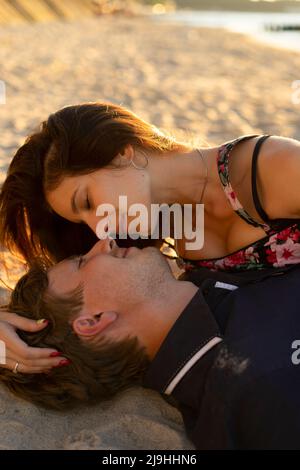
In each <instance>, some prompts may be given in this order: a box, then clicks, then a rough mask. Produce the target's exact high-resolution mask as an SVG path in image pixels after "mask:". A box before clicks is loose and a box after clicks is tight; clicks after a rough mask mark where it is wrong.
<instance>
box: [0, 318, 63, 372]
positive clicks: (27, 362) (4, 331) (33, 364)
mask: <svg viewBox="0 0 300 470" xmlns="http://www.w3.org/2000/svg"><path fill="white" fill-rule="evenodd" d="M47 324H48V323H47V321H46V320H44V321H39V322H36V321H35V320H30V319H28V318H24V317H21V316H19V315H16V314H15V313H11V312H7V311H5V310H0V340H1V341H3V342H4V344H5V347H6V358H5V359H6V363H5V364H1V363H0V367H4V368H5V369H9V370H14V368H15V367H16V364H18V366H17V371H16V372H18V373H22V374H39V373H43V372H44V373H47V372H49V371H50V370H51V369H52V368H53V367H60V366H63V365H67V364H68V363H69V361H68V360H67V359H66V358H64V357H62V356H61V355H60V354H61V353H60V352H58V351H56V350H55V349H48V348H31V347H29V346H28V345H27V344H26V343H25V342H24V341H22V340H21V338H20V337H19V336H18V335H17V333H16V330H17V329H19V330H24V331H29V332H33V333H34V332H38V331H41V330H42V329H43V328H45V327H46V326H47ZM64 361H66V362H64ZM1 362H4V361H3V357H1Z"/></svg>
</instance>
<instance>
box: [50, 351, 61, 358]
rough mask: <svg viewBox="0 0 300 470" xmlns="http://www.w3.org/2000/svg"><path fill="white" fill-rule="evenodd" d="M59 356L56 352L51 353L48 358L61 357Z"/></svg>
mask: <svg viewBox="0 0 300 470" xmlns="http://www.w3.org/2000/svg"><path fill="white" fill-rule="evenodd" d="M61 355H62V353H61V352H59V351H57V352H53V353H51V354H50V356H49V357H58V356H61Z"/></svg>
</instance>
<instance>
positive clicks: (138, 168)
mask: <svg viewBox="0 0 300 470" xmlns="http://www.w3.org/2000/svg"><path fill="white" fill-rule="evenodd" d="M142 154H143V155H144V157H145V159H146V165H145V166H142V167H141V166H137V164H136V163H134V161H133V158H134V157H133V158H132V159H131V160H130V165H132V166H133V167H134V168H135V169H136V170H144V169H145V168H146V167H147V166H148V163H149V158H148V156H147V155H146V154H145V153H144V152H142ZM134 156H135V154H134Z"/></svg>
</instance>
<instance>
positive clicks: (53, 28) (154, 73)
mask: <svg viewBox="0 0 300 470" xmlns="http://www.w3.org/2000/svg"><path fill="white" fill-rule="evenodd" d="M0 44H1V47H0V64H1V65H0V80H1V81H3V82H5V84H6V104H1V105H0V136H1V138H0V178H1V180H3V178H4V177H5V173H6V170H7V166H8V164H9V161H10V159H11V158H12V156H13V154H14V152H15V150H16V148H17V147H18V146H19V145H20V144H21V143H22V142H23V140H24V138H25V136H26V135H27V134H28V133H29V132H30V131H32V130H33V129H34V128H35V127H36V126H37V125H38V124H39V122H40V121H41V120H43V119H45V118H46V117H47V116H48V115H49V114H50V113H51V112H53V111H56V110H57V109H58V108H61V107H63V106H65V105H68V104H75V103H79V102H83V101H96V100H100V101H107V100H108V101H112V102H115V103H118V104H122V105H124V106H126V107H129V108H131V109H132V110H133V111H134V112H135V113H137V114H139V115H140V116H141V117H142V118H144V119H146V120H149V121H151V122H152V123H153V124H155V125H157V126H158V127H161V128H163V129H166V130H168V131H171V132H173V133H174V134H175V135H177V136H178V137H180V138H187V139H189V138H190V139H193V141H194V143H195V145H196V144H197V143H198V144H199V143H203V142H206V143H207V144H209V145H210V144H211V145H215V144H221V143H222V142H225V141H226V140H230V139H233V138H235V137H238V136H239V135H243V134H250V133H268V134H277V135H283V136H288V137H293V138H297V139H300V119H299V110H300V104H296V103H293V100H292V97H293V90H292V83H293V82H294V81H295V80H300V55H299V54H297V53H296V52H292V51H291V52H289V51H284V50H280V49H276V48H275V47H269V46H264V45H262V44H259V43H257V42H255V41H254V40H252V39H250V38H248V37H246V36H244V35H242V34H235V33H229V32H224V31H222V30H218V29H200V28H188V27H185V26H182V25H176V24H158V23H155V22H153V21H152V20H151V18H150V17H136V18H134V17H133V18H122V17H99V18H87V19H83V20H81V21H76V22H62V21H55V22H49V23H36V24H29V23H22V24H20V25H14V26H12V25H11V26H1V28H0ZM11 263H12V268H14V271H13V276H11V277H10V281H11V282H13V280H14V279H15V278H16V277H17V276H18V275H19V270H18V268H17V265H16V264H15V263H14V261H13V260H12V262H11ZM1 274H2V275H3V276H4V273H1ZM1 292H2V293H3V296H2V299H3V298H4V295H5V292H4V290H3V289H2V291H1ZM1 393H2V394H1V396H0V419H1V428H2V431H1V432H3V433H4V434H5V432H6V434H5V435H6V436H7V435H13V434H14V433H16V432H17V431H18V429H23V428H22V426H23V427H24V429H25V430H26V428H27V427H29V426H30V423H33V428H34V427H35V428H36V429H35V433H36V437H34V436H33V437H32V436H31V437H29V438H28V439H26V441H25V442H24V441H22V443H21V444H20V442H21V441H20V439H19V441H18V440H17V441H16V442H17V443H16V446H18V445H19V448H20V445H22V446H23V447H22V448H47V446H49V437H48V443H47V442H46V440H47V436H48V435H50V434H51V433H52V434H51V436H52V437H53V433H55V430H56V428H57V429H59V433H60V434H59V433H58V435H59V438H54V437H53V439H52V441H51V444H50V445H53V446H54V447H55V448H70V446H71V448H72V445H73V448H78V446H79V448H121V449H122V448H123V449H125V448H147V442H148V446H149V447H148V448H153V449H155V448H156V449H158V448H172V446H174V448H177V449H184V448H189V447H188V446H189V443H188V441H187V439H186V438H185V437H184V431H183V426H182V422H181V418H180V416H179V414H178V413H177V411H176V410H175V409H174V408H173V407H171V406H170V405H168V404H166V403H165V402H164V401H163V400H162V399H160V398H159V397H158V396H156V394H154V396H153V397H152V396H151V397H150V395H148V394H146V392H145V396H144V395H143V393H144V392H142V391H139V392H133V398H132V400H129V399H128V400H127V398H126V397H127V396H125V398H124V402H125V405H124V407H123V408H122V409H125V411H124V416H125V418H124V419H123V418H122V419H123V420H122V419H121V418H119V420H117V419H116V416H120V409H121V408H120V403H119V402H118V400H117V401H114V402H112V404H111V408H109V405H107V404H106V405H105V406H104V408H103V407H102V405H101V406H100V405H99V407H98V411H99V413H102V412H103V409H105V410H106V415H105V416H106V418H107V416H111V418H112V420H114V419H115V424H116V427H115V428H114V426H113V425H112V424H111V426H108V425H107V422H108V421H107V419H108V418H107V419H106V421H105V423H106V424H105V425H106V428H105V427H103V426H104V421H103V419H102V421H101V422H100V421H99V422H98V424H97V423H96V422H94V421H93V422H92V424H91V426H92V428H91V429H90V428H89V419H90V417H91V413H86V414H85V413H82V414H81V415H80V419H81V421H80V423H81V424H80V423H79V424H78V419H79V418H78V417H76V416H75V415H74V416H75V417H74V420H75V421H76V423H77V424H76V426H75V428H74V429H76V432H75V431H74V432H73V431H71V430H70V429H71V426H72V418H68V419H69V420H68V426H69V427H68V426H66V424H65V423H64V422H63V421H62V419H63V418H61V417H60V418H59V417H56V415H55V414H51V413H49V414H48V413H46V412H38V411H36V410H35V408H34V407H30V406H29V405H27V404H25V405H24V404H22V403H19V401H18V402H15V401H14V399H13V400H11V401H9V402H8V403H9V406H8V407H6V406H5V403H7V397H6V395H5V396H4V395H3V394H4V393H5V392H1ZM143 399H144V400H145V401H147V403H151V406H152V408H151V407H150V408H151V410H153V409H154V408H155V409H158V411H157V414H156V415H155V414H153V413H154V412H152V411H151V410H150V411H149V414H148V415H147V414H146V415H145V416H144V418H143V419H144V421H142V423H144V424H143V426H142V427H141V428H143V429H146V428H147V429H148V430H147V432H148V433H150V434H149V435H148V437H149V439H148V440H147V439H146V437H147V434H146V435H144V436H143V438H141V434H143V433H141V432H140V433H138V432H136V426H137V424H136V422H138V419H136V421H135V420H134V419H133V418H132V416H136V415H137V416H140V414H141V413H143V409H144V405H143V403H144V402H145V401H143ZM126 400H127V401H126ZM134 403H135V404H136V406H135V405H134ZM2 408H3V410H2ZM16 409H17V410H18V411H15V410H16ZM20 410H21V411H20ZM109 410H110V411H109ZM110 412H111V415H109V413H110ZM93 413H95V411H94V412H93ZM118 413H119V414H118ZM151 413H152V415H151ZM150 415H151V416H152V417H153V416H154V417H153V419H152V418H151V420H152V421H151V423H152V424H151V426H149V427H147V419H148V418H149V416H150ZM1 416H2V417H1ZM126 416H131V418H130V417H128V419H127V418H126ZM42 418H43V420H45V419H49V420H50V421H49V422H50V423H52V424H51V426H52V427H51V426H50V428H49V430H48V431H45V439H42V440H41V438H40V436H39V432H38V431H37V429H40V428H39V426H40V427H41V426H42V424H41V422H42V421H41V419H42ZM149 419H150V418H149ZM112 422H113V421H112ZM34 423H36V425H35V424H34ZM99 423H100V424H99ZM101 423H102V424H103V426H102V427H101ZM18 426H19V427H18ZM164 426H165V427H164ZM172 426H173V427H172ZM133 428H134V429H135V432H134V433H133V434H132V433H131V431H130V429H133ZM41 429H42V428H41ZM87 429H89V432H90V433H91V434H90V435H89V434H88V431H86V432H87V437H86V435H85V434H84V431H85V430H87ZM165 429H169V433H168V432H166V431H165ZM170 429H171V431H170ZM5 430H6V431H5ZM117 430H118V431H119V432H117ZM40 432H41V431H40ZM80 432H82V433H83V434H82V435H81V437H80V438H79V439H77V441H76V438H74V439H73V441H72V436H73V435H75V434H76V435H80ZM93 432H94V434H93ZM145 432H146V431H145ZM7 433H10V434H7ZM49 433H50V434H49ZM74 433H75V434H74ZM78 433H79V434H78ZM103 433H104V434H105V438H104V437H103V436H104V434H103ZM124 433H125V434H126V438H125V437H124V436H125V434H124ZM121 435H122V438H120V436H121ZM155 435H156V436H157V435H159V436H163V437H161V438H160V439H161V440H160V443H159V442H158V441H157V437H156V438H153V436H155ZM82 436H83V437H82ZM91 436H92V437H91ZM95 436H96V437H95ZM145 436H146V437H145ZM151 436H152V438H151ZM151 439H152V440H151ZM6 440H7V439H6ZM13 442H14V441H13ZM72 442H73V444H72ZM74 442H75V444H74ZM76 442H77V443H78V446H77V447H76V445H77V444H76ZM1 445H2V444H1ZM3 445H4V446H6V448H11V447H9V446H11V445H14V444H11V441H10V443H9V442H8V441H7V444H6V441H5V442H4V444H3ZM89 446H90V447H89ZM168 446H169V447H168ZM1 448H2V447H1ZM4 448H5V447H4ZM13 448H18V447H13ZM48 448H49V447H48ZM190 448H192V447H190Z"/></svg>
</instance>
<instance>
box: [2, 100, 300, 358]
mask: <svg viewBox="0 0 300 470" xmlns="http://www.w3.org/2000/svg"><path fill="white" fill-rule="evenodd" d="M258 155H259V160H258ZM299 181H300V142H298V141H296V140H293V139H288V138H283V137H277V136H257V135H253V136H243V137H239V138H237V139H235V140H232V141H230V142H227V143H225V144H223V145H221V146H220V147H211V148H200V149H195V148H193V146H192V145H190V144H188V143H185V142H178V141H176V140H175V139H173V138H172V137H169V136H167V135H166V134H164V133H162V132H161V131H160V130H158V129H157V128H156V127H155V126H152V125H150V124H148V123H147V122H145V121H143V120H142V119H140V118H139V117H138V116H136V115H135V114H134V113H132V112H130V111H129V110H127V109H125V108H123V107H120V106H117V105H114V104H111V103H89V104H83V105H79V106H69V107H66V108H63V109H62V110H60V111H58V112H57V113H55V114H52V115H51V116H50V117H49V118H48V120H47V121H46V122H44V123H43V125H42V128H41V130H40V131H39V132H36V133H35V134H33V135H32V136H30V137H29V138H28V139H27V141H26V142H25V144H24V145H23V146H22V147H21V148H20V149H19V150H18V151H17V153H16V155H15V157H14V158H13V160H12V162H11V165H10V167H9V171H8V175H7V178H6V180H5V182H4V184H3V187H2V191H1V195H0V221H1V222H0V223H1V230H0V237H1V239H0V242H1V244H2V245H3V246H5V247H6V248H8V249H9V250H11V251H12V252H17V253H18V254H21V255H22V256H23V257H24V258H25V260H26V261H27V263H28V264H29V265H30V263H31V260H32V259H34V258H35V257H36V256H39V257H42V258H43V259H45V261H47V260H49V259H52V260H54V261H59V260H61V259H63V258H65V257H67V256H70V255H74V254H76V255H79V254H80V253H83V252H86V251H88V250H89V249H90V247H91V245H92V244H93V243H94V242H95V241H96V239H97V237H96V235H95V233H96V229H97V223H98V221H99V217H97V216H96V208H97V207H98V206H99V205H100V204H102V203H110V204H113V206H114V207H115V208H117V209H118V208H119V202H118V198H119V195H126V196H127V197H128V206H130V205H131V204H132V203H136V202H138V203H142V204H144V205H145V206H146V207H147V208H148V209H149V208H150V205H151V204H152V203H156V204H162V203H166V204H169V205H171V204H173V203H179V204H181V205H183V204H192V205H193V207H195V206H196V204H198V203H203V204H204V207H205V227H204V246H203V248H202V249H201V250H198V251H186V250H185V242H186V240H185V239H180V240H176V250H177V254H178V256H179V261H180V262H181V265H182V266H183V267H184V268H185V269H186V270H193V269H197V268H198V267H203V266H205V267H208V268H209V269H211V270H213V271H217V270H222V271H229V272H237V271H239V272H241V271H242V272H244V271H250V270H264V269H267V268H273V269H277V268H279V267H287V266H292V265H295V264H298V263H300V191H299ZM117 229H118V227H117ZM149 230H151V227H149ZM160 242H161V241H160ZM1 336H2V333H1V326H0V339H1ZM16 344H17V340H16V338H14V341H11V342H10V343H9V348H10V349H11V350H12V354H11V356H12V357H13V358H17V356H16V355H15V348H16V346H15V345H16ZM18 357H19V358H20V354H19V355H18ZM21 359H22V358H21ZM41 364H42V363H41ZM47 365H49V364H47ZM35 366H36V367H37V362H36V363H35Z"/></svg>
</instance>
